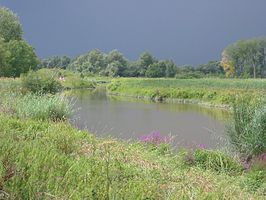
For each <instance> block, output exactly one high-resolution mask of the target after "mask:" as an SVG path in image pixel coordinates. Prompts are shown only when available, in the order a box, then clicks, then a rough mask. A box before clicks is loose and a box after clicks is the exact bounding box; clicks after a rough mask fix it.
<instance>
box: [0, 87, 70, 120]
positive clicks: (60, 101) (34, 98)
mask: <svg viewBox="0 0 266 200" xmlns="http://www.w3.org/2000/svg"><path fill="white" fill-rule="evenodd" d="M0 111H1V112H3V113H5V114H6V115H10V116H13V117H15V118H20V119H28V118H30V119H36V120H52V121H58V120H66V119H68V117H69V116H70V114H71V104H70V103H69V100H68V99H67V98H66V97H64V96H62V95H59V94H58V95H37V94H32V93H27V94H25V95H24V94H21V93H10V92H9V93H2V94H1V97H0Z"/></svg>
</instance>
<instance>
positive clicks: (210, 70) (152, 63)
mask: <svg viewBox="0 0 266 200" xmlns="http://www.w3.org/2000/svg"><path fill="white" fill-rule="evenodd" d="M39 68H62V69H69V70H72V71H76V72H79V73H82V74H84V75H100V76H110V77H151V78H155V77H157V78H158V77H175V76H176V77H177V78H202V77H204V76H223V74H224V71H223V68H222V67H221V65H220V62H219V61H210V62H209V63H207V64H204V65H199V66H198V67H196V68H195V67H192V66H179V67H178V66H177V65H176V64H175V62H174V61H173V60H159V59H157V58H155V57H154V56H153V55H152V54H151V53H149V52H144V53H142V54H141V55H140V57H139V59H138V60H136V61H129V60H128V59H127V58H125V57H124V56H123V54H122V53H120V52H119V51H117V50H113V51H111V52H109V53H108V54H105V53H103V52H101V51H100V50H98V49H94V50H92V51H90V52H88V53H85V54H82V55H79V56H77V57H76V58H74V59H72V60H71V59H70V58H69V57H67V56H62V57H59V56H54V57H51V58H47V59H44V60H42V62H41V63H40V65H39Z"/></svg>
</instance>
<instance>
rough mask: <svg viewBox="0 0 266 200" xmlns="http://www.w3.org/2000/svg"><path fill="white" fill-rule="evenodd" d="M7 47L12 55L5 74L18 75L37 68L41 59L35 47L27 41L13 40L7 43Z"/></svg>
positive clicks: (9, 75)
mask: <svg viewBox="0 0 266 200" xmlns="http://www.w3.org/2000/svg"><path fill="white" fill-rule="evenodd" d="M7 49H8V51H9V52H10V56H9V58H8V65H9V67H8V69H7V70H6V71H5V76H8V77H18V76H20V74H21V73H25V72H27V71H29V70H30V69H32V70H34V69H36V67H37V65H38V63H39V60H38V58H37V56H36V54H35V51H34V49H33V48H32V47H31V46H30V45H28V44H27V43H26V42H25V41H23V40H20V41H17V40H12V41H10V42H9V43H8V44H7Z"/></svg>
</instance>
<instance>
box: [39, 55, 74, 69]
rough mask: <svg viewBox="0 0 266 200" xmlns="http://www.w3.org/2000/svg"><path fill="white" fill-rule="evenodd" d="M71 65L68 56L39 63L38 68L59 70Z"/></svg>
mask: <svg viewBox="0 0 266 200" xmlns="http://www.w3.org/2000/svg"><path fill="white" fill-rule="evenodd" d="M70 63H71V58H69V57H68V56H53V57H51V58H46V59H43V60H42V61H41V63H40V64H39V68H60V69H66V68H67V67H68V65H69V64H70Z"/></svg>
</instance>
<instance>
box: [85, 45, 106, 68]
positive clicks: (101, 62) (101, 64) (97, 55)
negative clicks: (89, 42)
mask: <svg viewBox="0 0 266 200" xmlns="http://www.w3.org/2000/svg"><path fill="white" fill-rule="evenodd" d="M105 57H106V56H105V55H104V53H102V52H101V51H100V50H98V49H94V50H92V51H90V52H89V55H88V60H89V62H90V64H91V67H92V69H91V72H93V73H99V72H100V71H102V70H105V68H106V59H105Z"/></svg>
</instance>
